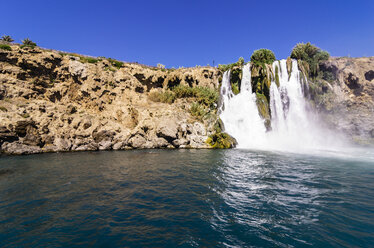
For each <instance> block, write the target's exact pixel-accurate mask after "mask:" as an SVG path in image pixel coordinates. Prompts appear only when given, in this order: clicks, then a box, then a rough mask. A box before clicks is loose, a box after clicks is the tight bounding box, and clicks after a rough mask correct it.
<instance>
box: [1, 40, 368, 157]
mask: <svg viewBox="0 0 374 248" xmlns="http://www.w3.org/2000/svg"><path fill="white" fill-rule="evenodd" d="M10 47H11V49H0V148H1V149H0V151H1V152H3V153H9V154H30V153H40V152H55V151H81V150H110V149H115V150H118V149H137V148H211V147H213V148H224V147H231V146H232V145H233V144H234V143H235V141H234V140H230V137H228V136H227V135H226V134H224V133H221V129H222V128H223V127H222V124H221V123H220V121H218V118H217V104H216V100H215V98H214V97H213V100H212V99H210V98H209V97H210V95H211V94H213V95H214V94H218V88H219V80H220V77H221V75H222V71H220V70H219V69H217V68H214V67H195V68H181V69H164V68H156V67H149V66H144V65H140V64H136V63H122V62H119V61H115V60H113V59H107V58H91V57H84V56H81V55H77V54H68V53H61V52H57V51H53V50H45V49H40V48H37V47H35V48H28V47H24V48H21V47H20V46H19V45H11V46H10ZM319 70H320V77H319V78H318V79H316V80H313V81H312V80H309V82H308V84H309V91H308V92H309V96H308V97H310V100H311V102H312V104H314V106H315V108H316V109H317V110H318V111H319V112H320V114H321V116H322V117H323V119H324V120H325V121H326V122H327V123H328V124H329V125H330V126H332V127H333V128H334V129H337V130H340V131H342V132H343V133H345V134H347V135H348V136H350V137H352V138H353V139H354V140H355V141H357V142H360V143H365V144H368V143H374V57H371V58H330V59H329V60H328V61H326V62H323V63H322V64H320V68H319ZM232 75H233V76H232V77H234V76H235V75H236V74H235V73H232ZM239 78H240V77H239ZM232 80H233V82H234V81H235V78H233V79H232ZM179 86H183V87H184V88H183V87H182V88H180V89H184V90H186V89H187V91H183V92H180V91H179V92H173V91H172V89H177V88H178V87H179ZM191 89H198V91H196V92H197V93H196V92H195V91H194V90H191ZM194 92H195V93H194ZM212 92H213V93H212ZM199 94H200V95H209V94H210V95H209V96H208V100H209V101H208V103H206V99H199V98H196V97H197V96H199ZM176 96H177V97H176ZM178 96H179V97H178ZM200 103H201V104H200ZM204 104H205V105H204ZM209 106H210V107H209Z"/></svg>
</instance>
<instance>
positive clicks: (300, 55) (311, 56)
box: [291, 42, 330, 77]
mask: <svg viewBox="0 0 374 248" xmlns="http://www.w3.org/2000/svg"><path fill="white" fill-rule="evenodd" d="M329 56H330V54H329V53H328V52H326V51H323V50H321V49H320V48H318V47H316V46H315V45H312V44H310V42H308V43H306V44H304V43H299V44H297V45H296V46H295V47H294V48H293V49H292V52H291V58H293V59H300V60H303V61H305V62H307V63H308V66H309V70H310V71H309V74H310V76H312V77H315V76H317V73H318V70H319V63H320V62H322V61H325V60H328V59H329Z"/></svg>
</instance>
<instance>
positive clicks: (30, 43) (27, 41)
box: [21, 38, 36, 48]
mask: <svg viewBox="0 0 374 248" xmlns="http://www.w3.org/2000/svg"><path fill="white" fill-rule="evenodd" d="M24 47H31V48H34V47H36V43H35V42H33V41H32V40H30V39H29V38H26V39H24V40H23V41H22V46H21V48H24Z"/></svg>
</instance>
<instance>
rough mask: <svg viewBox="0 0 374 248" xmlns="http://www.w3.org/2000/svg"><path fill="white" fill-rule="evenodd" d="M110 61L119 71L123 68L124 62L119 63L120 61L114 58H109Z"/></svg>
mask: <svg viewBox="0 0 374 248" xmlns="http://www.w3.org/2000/svg"><path fill="white" fill-rule="evenodd" d="M108 61H109V63H111V64H112V66H114V67H116V68H117V69H119V68H121V67H122V66H123V62H121V61H118V60H115V59H112V58H108Z"/></svg>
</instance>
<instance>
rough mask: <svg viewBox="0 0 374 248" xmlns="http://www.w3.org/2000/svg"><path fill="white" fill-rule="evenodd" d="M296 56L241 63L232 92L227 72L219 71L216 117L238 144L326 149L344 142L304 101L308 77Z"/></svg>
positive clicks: (305, 100)
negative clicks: (270, 60)
mask: <svg viewBox="0 0 374 248" xmlns="http://www.w3.org/2000/svg"><path fill="white" fill-rule="evenodd" d="M300 68H303V66H302V65H301V64H298V62H297V61H296V60H291V59H288V60H280V61H275V62H273V64H272V65H270V64H254V63H251V64H250V63H248V64H246V65H244V66H243V67H242V79H241V82H240V85H239V89H240V90H239V92H236V93H237V94H235V92H233V90H232V84H231V82H230V74H231V71H230V70H229V71H226V72H225V73H224V75H223V79H222V85H221V92H220V93H221V97H222V101H221V106H220V109H219V115H220V118H221V120H222V122H223V124H224V130H225V132H227V133H228V134H229V135H231V136H232V137H233V138H235V139H236V140H237V143H238V144H237V147H238V148H249V149H266V150H268V149H272V150H285V151H303V150H306V151H308V150H327V149H333V148H338V147H342V146H344V144H345V143H346V142H345V140H344V138H343V137H341V136H340V134H338V133H336V132H333V131H332V130H330V129H328V128H327V127H326V126H325V125H324V124H323V122H322V121H321V120H320V119H319V117H318V115H317V114H316V111H315V110H314V109H313V107H312V106H311V105H310V104H309V102H308V96H309V87H308V80H307V76H306V75H305V73H304V71H305V70H303V69H300Z"/></svg>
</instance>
